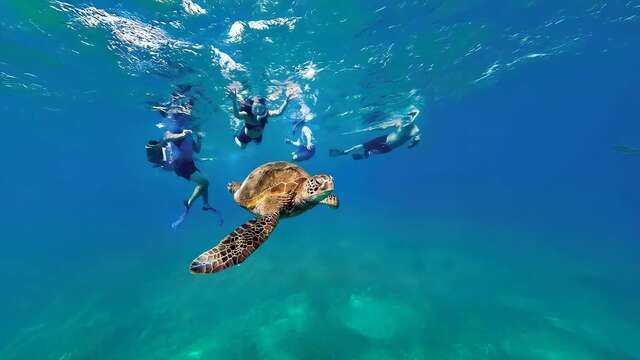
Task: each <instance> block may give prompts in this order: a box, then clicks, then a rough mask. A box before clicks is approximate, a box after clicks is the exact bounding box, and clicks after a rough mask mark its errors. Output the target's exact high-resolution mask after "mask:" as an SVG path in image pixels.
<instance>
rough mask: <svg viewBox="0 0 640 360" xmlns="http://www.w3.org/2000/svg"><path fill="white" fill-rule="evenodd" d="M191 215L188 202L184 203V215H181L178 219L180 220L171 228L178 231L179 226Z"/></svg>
mask: <svg viewBox="0 0 640 360" xmlns="http://www.w3.org/2000/svg"><path fill="white" fill-rule="evenodd" d="M188 214H189V205H188V204H187V200H185V201H184V210H183V211H182V214H180V217H178V219H177V220H176V221H174V222H172V223H171V228H172V229H174V230H175V229H177V228H178V226H180V224H182V222H183V221H184V219H186V218H187V215H188Z"/></svg>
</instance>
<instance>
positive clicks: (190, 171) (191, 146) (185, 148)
mask: <svg viewBox="0 0 640 360" xmlns="http://www.w3.org/2000/svg"><path fill="white" fill-rule="evenodd" d="M192 135H193V132H192V131H191V130H189V129H174V130H173V131H167V132H165V134H164V138H163V140H164V142H165V143H167V144H170V155H169V159H168V162H169V163H170V165H171V168H172V169H173V171H174V172H175V173H176V175H178V176H180V177H182V178H185V179H186V180H187V181H193V182H194V183H196V187H195V188H194V189H193V193H192V194H191V196H190V197H189V199H187V200H185V201H184V202H183V204H184V207H185V209H184V211H183V213H182V215H180V217H179V218H178V220H176V221H175V222H174V223H173V224H171V227H172V228H174V229H175V228H176V227H178V225H180V224H182V222H183V221H184V219H185V217H186V216H187V214H188V213H189V210H190V209H191V206H193V203H194V202H195V201H196V199H197V198H198V197H202V202H203V204H202V210H204V211H212V212H214V213H217V214H218V217H219V222H220V224H222V217H221V216H220V214H219V213H218V211H217V210H216V209H215V208H213V207H211V205H209V180H208V179H207V178H206V177H205V176H204V175H202V173H201V172H200V170H199V169H198V168H197V167H196V164H195V162H194V158H193V154H194V152H195V153H199V152H200V150H201V149H202V134H200V133H197V134H196V140H195V141H194V140H193V136H192Z"/></svg>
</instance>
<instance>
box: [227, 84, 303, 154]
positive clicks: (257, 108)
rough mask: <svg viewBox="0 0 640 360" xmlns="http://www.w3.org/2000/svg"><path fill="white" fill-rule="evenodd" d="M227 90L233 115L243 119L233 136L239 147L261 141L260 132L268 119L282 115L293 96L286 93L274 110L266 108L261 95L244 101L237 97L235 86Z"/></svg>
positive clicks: (265, 101)
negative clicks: (285, 96) (241, 125)
mask: <svg viewBox="0 0 640 360" xmlns="http://www.w3.org/2000/svg"><path fill="white" fill-rule="evenodd" d="M227 90H228V95H229V98H231V101H232V102H233V115H234V116H235V117H236V118H238V119H240V120H243V121H244V126H243V127H242V129H240V132H239V133H238V134H237V135H236V136H235V142H236V144H237V145H238V146H239V147H240V148H241V149H244V148H245V147H246V146H247V144H248V143H250V142H252V141H255V142H256V143H257V144H259V143H260V142H262V133H263V131H264V128H265V126H267V121H268V119H269V118H270V117H276V116H280V115H282V113H283V112H284V110H285V109H286V108H287V105H288V104H289V101H291V99H292V97H293V96H291V95H287V98H286V99H285V100H284V103H282V105H280V107H279V108H277V109H276V110H268V109H267V100H266V99H265V98H263V97H261V96H254V97H252V98H251V100H250V101H245V100H243V99H238V94H237V92H236V89H235V88H233V87H230V88H228V89H227Z"/></svg>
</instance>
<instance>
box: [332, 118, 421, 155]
mask: <svg viewBox="0 0 640 360" xmlns="http://www.w3.org/2000/svg"><path fill="white" fill-rule="evenodd" d="M418 114H420V111H418V110H413V111H411V112H409V113H408V114H407V116H406V117H404V119H405V120H408V121H407V122H406V123H405V122H403V118H397V119H395V126H396V130H395V131H394V132H392V133H390V134H387V135H382V136H378V137H376V138H374V139H372V140H369V141H367V142H365V143H362V144H358V145H355V146H353V147H351V148H349V149H347V150H338V149H331V150H329V156H332V157H334V156H341V155H347V154H350V153H352V152H354V151H356V150H360V149H362V150H363V153H362V154H351V157H352V158H353V159H354V160H362V159H368V158H369V156H371V155H373V154H385V153H388V152H390V151H392V150H394V149H396V148H398V147H400V146H402V145H403V144H405V143H407V142H409V146H408V148H409V149H412V148H413V147H414V146H416V145H418V143H419V142H420V128H418V125H416V124H415V120H416V118H417V117H418Z"/></svg>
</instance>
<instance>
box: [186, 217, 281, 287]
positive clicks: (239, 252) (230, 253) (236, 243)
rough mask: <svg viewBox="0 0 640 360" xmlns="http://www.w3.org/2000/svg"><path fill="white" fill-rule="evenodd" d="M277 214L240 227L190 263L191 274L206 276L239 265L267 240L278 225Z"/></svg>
mask: <svg viewBox="0 0 640 360" xmlns="http://www.w3.org/2000/svg"><path fill="white" fill-rule="evenodd" d="M278 220H279V214H271V215H266V216H259V217H258V218H256V219H252V220H249V221H248V222H246V223H244V224H242V225H240V226H239V227H238V228H236V229H235V230H233V231H232V232H231V233H230V234H229V235H227V236H226V237H225V238H224V239H222V241H220V243H218V245H216V246H214V247H213V248H211V249H210V250H208V251H205V252H204V253H202V254H201V255H200V256H198V257H197V258H196V259H195V260H193V261H192V262H191V267H190V270H191V273H193V274H208V273H214V272H218V271H222V270H224V269H226V268H228V267H231V266H233V265H237V264H240V263H241V262H243V261H244V260H245V259H246V258H247V257H248V256H249V255H251V254H252V253H253V252H254V251H256V249H257V248H258V247H260V245H262V243H263V242H264V241H265V240H267V238H268V237H269V235H270V234H271V232H272V231H273V229H275V227H276V225H278Z"/></svg>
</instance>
